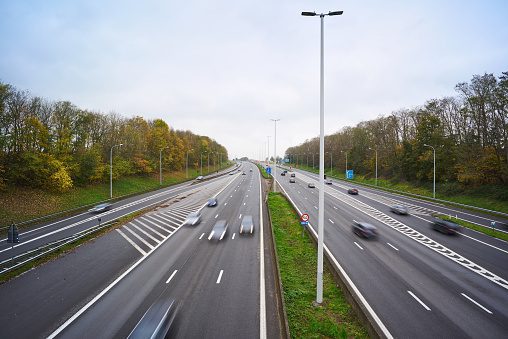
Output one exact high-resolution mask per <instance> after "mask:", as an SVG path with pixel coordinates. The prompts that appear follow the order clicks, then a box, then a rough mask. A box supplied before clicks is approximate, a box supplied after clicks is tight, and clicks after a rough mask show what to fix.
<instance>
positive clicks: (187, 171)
mask: <svg viewBox="0 0 508 339" xmlns="http://www.w3.org/2000/svg"><path fill="white" fill-rule="evenodd" d="M192 151H194V149H193V148H191V149H190V150H188V151H187V162H186V163H185V177H186V178H188V177H189V152H192Z"/></svg>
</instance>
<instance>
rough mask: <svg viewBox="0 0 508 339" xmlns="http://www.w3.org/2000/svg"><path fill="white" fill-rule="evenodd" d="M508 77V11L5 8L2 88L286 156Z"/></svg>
mask: <svg viewBox="0 0 508 339" xmlns="http://www.w3.org/2000/svg"><path fill="white" fill-rule="evenodd" d="M302 10H303V11H314V10H315V11H317V12H328V11H330V10H331V11H333V10H343V11H344V14H343V15H342V16H335V17H326V18H325V133H327V134H330V133H333V132H336V131H338V130H340V129H341V128H343V127H344V126H354V125H356V124H357V123H358V122H361V121H365V120H370V119H374V118H376V117H378V116H380V115H388V114H390V113H391V112H392V111H394V110H397V109H400V108H410V107H414V106H417V105H420V104H423V103H424V102H425V101H426V100H428V99H432V98H439V97H443V96H447V95H455V91H454V86H455V85H456V84H457V83H458V82H462V81H469V80H470V79H471V77H472V75H474V74H483V73H485V72H487V73H494V74H495V75H496V76H497V75H500V73H501V72H503V71H508V23H507V22H508V21H507V18H508V1H503V0H499V1H494V0H490V1H489V0H485V1H477V0H447V1H437V0H436V1H434V0H426V1H424V0H420V1H416V0H415V1H407V0H400V1H391V0H386V1H375V0H365V1H353V0H349V1H311V0H307V1H298V0H278V1H274V0H270V1H266V0H256V1H252V0H251V1H232V0H230V1H222V0H213V1H211V0H207V1H193V0H187V1H169V0H166V1H139V0H137V1H102V0H75V1H63V0H62V1H54V0H53V1H50V0H46V1H36V0H34V1H23V0H19V1H1V2H0V18H1V19H0V36H1V39H0V81H2V82H4V83H9V84H12V85H14V86H16V87H17V88H18V89H23V90H29V91H30V92H31V93H32V94H33V95H37V96H42V97H44V98H47V99H51V100H68V101H71V102H72V103H74V104H75V105H77V106H78V107H80V108H83V109H89V110H95V111H101V112H103V113H108V112H117V113H120V114H122V115H124V116H126V117H132V116H136V115H139V116H142V117H144V118H146V119H155V118H162V119H164V120H165V121H166V122H167V123H169V125H170V126H172V127H173V128H175V129H189V130H191V131H193V132H195V133H198V134H202V135H208V136H210V137H211V138H213V139H215V140H217V141H218V142H219V143H221V144H223V145H224V146H226V147H227V149H228V151H229V154H230V156H248V157H251V158H259V156H260V154H261V151H262V150H264V152H265V154H266V142H267V136H268V135H270V136H271V137H270V148H271V149H270V153H271V154H273V139H274V138H273V135H274V123H273V122H271V121H270V119H271V118H278V119H280V122H279V123H278V124H277V153H278V154H279V155H282V154H283V153H284V151H285V150H286V149H287V148H288V147H290V146H294V145H297V144H300V143H302V142H303V141H305V140H306V139H310V138H312V137H315V136H317V135H318V134H319V34H320V31H319V18H318V17H302V16H301V15H300V13H301V11H302Z"/></svg>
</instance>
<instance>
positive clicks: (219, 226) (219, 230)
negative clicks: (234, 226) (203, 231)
mask: <svg viewBox="0 0 508 339" xmlns="http://www.w3.org/2000/svg"><path fill="white" fill-rule="evenodd" d="M227 230H228V222H227V221H226V220H219V221H217V222H216V223H215V225H214V226H213V228H212V232H210V235H209V236H208V240H210V239H214V240H222V238H224V236H225V235H226V232H227Z"/></svg>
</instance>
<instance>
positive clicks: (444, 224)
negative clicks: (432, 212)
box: [430, 217, 462, 234]
mask: <svg viewBox="0 0 508 339" xmlns="http://www.w3.org/2000/svg"><path fill="white" fill-rule="evenodd" d="M430 225H431V226H432V228H433V229H435V230H436V231H439V232H442V233H445V234H458V232H462V226H460V225H459V224H456V223H454V222H453V221H449V220H443V219H440V218H437V217H434V219H433V220H432V221H431V222H430Z"/></svg>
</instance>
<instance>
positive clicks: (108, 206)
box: [88, 202, 113, 213]
mask: <svg viewBox="0 0 508 339" xmlns="http://www.w3.org/2000/svg"><path fill="white" fill-rule="evenodd" d="M112 206H113V204H110V203H107V202H106V203H103V204H99V205H97V206H95V207H93V208H90V209H89V210H88V212H90V213H102V212H106V211H109V210H110V209H111V207H112Z"/></svg>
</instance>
